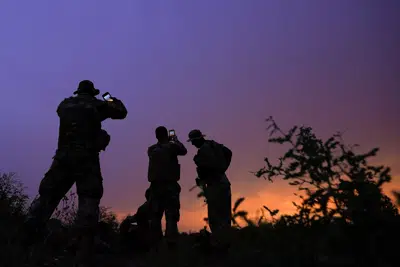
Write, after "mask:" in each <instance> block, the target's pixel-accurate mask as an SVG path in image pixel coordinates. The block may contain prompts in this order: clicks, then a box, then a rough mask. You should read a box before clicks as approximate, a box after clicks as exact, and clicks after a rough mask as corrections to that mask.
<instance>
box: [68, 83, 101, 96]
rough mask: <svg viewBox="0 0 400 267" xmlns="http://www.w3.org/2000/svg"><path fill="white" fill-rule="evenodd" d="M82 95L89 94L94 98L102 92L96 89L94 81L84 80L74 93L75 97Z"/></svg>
mask: <svg viewBox="0 0 400 267" xmlns="http://www.w3.org/2000/svg"><path fill="white" fill-rule="evenodd" d="M80 93H88V94H91V95H93V96H96V95H98V94H100V90H99V89H96V88H95V87H94V84H93V82H92V81H89V80H83V81H81V82H80V83H79V85H78V89H76V91H75V92H74V95H77V94H80Z"/></svg>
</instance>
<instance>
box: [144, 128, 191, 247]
mask: <svg viewBox="0 0 400 267" xmlns="http://www.w3.org/2000/svg"><path fill="white" fill-rule="evenodd" d="M156 138H157V140H158V142H157V143H156V144H154V145H152V146H150V147H149V148H148V151H147V154H148V156H149V169H148V181H149V182H150V188H151V201H150V202H151V209H152V219H151V228H152V232H153V233H161V235H159V234H156V237H155V238H156V240H159V239H160V238H161V237H162V231H161V219H162V216H163V214H164V212H165V221H166V230H165V237H166V239H167V242H168V244H169V245H173V244H174V243H175V238H176V236H177V235H178V222H179V219H180V200H179V197H180V192H181V187H180V185H179V183H178V181H179V179H180V165H179V162H178V156H184V155H186V154H187V150H186V148H185V146H184V145H183V144H182V143H181V142H180V141H179V140H178V139H177V138H176V137H173V138H170V137H169V135H168V131H167V129H166V128H165V127H163V126H160V127H158V128H157V129H156Z"/></svg>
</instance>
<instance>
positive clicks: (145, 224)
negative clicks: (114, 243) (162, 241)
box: [119, 188, 162, 251]
mask: <svg viewBox="0 0 400 267" xmlns="http://www.w3.org/2000/svg"><path fill="white" fill-rule="evenodd" d="M145 197H146V202H145V203H143V204H142V205H141V206H140V207H139V208H138V209H137V211H136V213H135V214H134V215H132V216H127V217H126V218H125V219H124V220H123V221H122V223H121V225H120V227H119V230H120V234H121V238H122V242H123V244H124V245H125V246H126V247H127V248H133V249H134V250H136V251H146V250H147V249H148V248H149V246H150V241H151V240H150V235H151V233H150V231H151V228H150V227H151V225H150V220H151V215H152V214H151V209H150V188H149V189H147V190H146V193H145ZM159 230H160V232H161V233H158V234H159V235H162V230H161V229H159Z"/></svg>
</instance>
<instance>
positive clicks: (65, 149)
mask: <svg viewBox="0 0 400 267" xmlns="http://www.w3.org/2000/svg"><path fill="white" fill-rule="evenodd" d="M99 93H100V91H99V90H98V89H95V87H94V85H93V83H92V82H91V81H88V80H84V81H81V82H80V83H79V87H78V89H77V90H76V91H75V92H74V95H76V96H72V97H69V98H66V99H64V100H63V101H62V102H61V103H60V104H59V106H58V108H57V114H58V116H59V118H60V126H59V136H58V147H57V150H56V153H55V156H54V157H53V163H52V165H51V166H50V169H49V170H48V171H47V172H46V174H45V175H44V178H43V179H42V181H41V183H40V186H39V197H38V198H36V199H35V200H34V201H33V202H32V204H31V206H30V209H29V213H28V219H27V222H26V224H25V225H26V230H27V235H29V237H34V234H35V233H40V231H41V229H43V225H44V224H45V223H46V222H47V221H48V220H49V218H50V216H51V215H52V213H53V212H54V210H55V208H56V207H57V206H58V204H59V202H60V200H61V199H62V197H63V196H64V195H65V194H66V193H67V192H68V191H69V190H70V188H71V187H72V185H73V184H74V183H76V189H77V194H78V199H79V203H78V213H77V218H76V230H77V234H78V236H79V244H78V247H79V248H78V255H77V256H78V257H77V258H78V261H79V262H81V263H82V264H84V265H82V266H89V264H90V260H91V258H92V253H93V251H91V249H92V248H93V247H94V246H93V243H94V235H95V229H96V226H97V223H98V220H99V203H100V199H101V198H102V196H103V178H102V175H101V170H100V161H99V153H100V151H101V150H105V147H106V146H107V145H108V143H109V141H110V136H109V135H108V134H107V132H106V131H104V130H102V129H101V123H102V121H104V120H106V119H108V118H110V119H124V118H125V117H126V116H127V110H126V108H125V106H124V104H123V103H122V102H121V101H120V100H119V99H117V98H114V97H112V98H111V101H102V100H99V99H97V98H96V97H95V96H96V95H98V94H99ZM36 237H39V236H36ZM29 241H31V242H36V241H37V240H33V239H31V240H29ZM86 264H87V265H86Z"/></svg>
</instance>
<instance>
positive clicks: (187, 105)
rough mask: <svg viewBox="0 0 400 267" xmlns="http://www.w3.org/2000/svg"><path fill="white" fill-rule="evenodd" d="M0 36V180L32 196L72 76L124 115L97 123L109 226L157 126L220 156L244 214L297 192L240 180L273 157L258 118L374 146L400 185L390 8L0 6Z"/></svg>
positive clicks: (132, 199) (132, 191)
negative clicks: (193, 133) (214, 146)
mask: <svg viewBox="0 0 400 267" xmlns="http://www.w3.org/2000/svg"><path fill="white" fill-rule="evenodd" d="M0 33H1V42H0V84H1V93H2V97H3V101H2V103H1V105H0V112H1V114H3V115H2V119H1V125H2V128H1V132H0V137H1V139H0V140H1V141H0V147H1V151H2V153H0V162H1V166H0V169H1V170H2V171H16V172H18V174H19V177H20V178H21V179H22V180H23V181H24V182H25V184H26V186H27V190H28V193H29V195H30V196H32V197H33V196H34V195H35V194H36V193H37V187H38V184H39V182H40V180H41V178H42V177H43V174H44V173H45V172H46V171H47V169H48V167H49V166H50V163H51V157H52V156H53V154H54V151H55V148H56V142H57V134H58V117H57V114H56V107H57V105H58V104H59V102H60V101H61V100H62V99H63V98H65V97H69V96H70V95H72V92H73V91H74V90H75V88H76V87H77V84H78V82H79V81H80V80H82V79H91V80H93V81H94V83H95V85H96V86H97V87H98V88H99V89H100V90H102V91H103V92H105V91H109V92H110V93H111V94H112V95H114V96H116V97H118V98H120V99H122V100H123V101H124V103H125V104H126V107H127V108H128V111H129V114H128V117H127V119H126V120H124V121H111V120H110V121H107V122H106V123H104V128H105V129H106V130H107V131H108V132H109V133H110V134H111V136H112V140H111V144H110V146H109V148H108V149H107V151H106V152H105V153H102V155H101V161H102V172H103V176H104V186H105V194H104V198H103V200H102V204H103V205H106V206H111V207H112V208H113V210H115V211H116V212H118V214H119V215H123V214H126V213H129V212H134V211H135V210H136V208H137V207H138V205H139V204H141V203H142V202H143V201H144V191H145V189H146V188H147V186H148V183H147V176H146V172H147V163H148V159H147V155H146V150H147V147H148V146H150V145H151V144H152V143H154V142H155V137H154V129H155V128H156V127H157V126H158V125H165V126H166V127H168V128H174V129H176V131H177V134H178V135H179V136H180V137H181V139H182V140H186V138H187V134H188V132H189V131H190V130H191V129H193V128H200V129H201V130H202V131H203V132H204V133H205V134H207V135H208V136H209V137H210V138H212V139H215V140H216V141H219V142H222V143H224V144H226V145H227V146H228V147H230V148H231V149H232V150H233V153H234V155H233V161H232V165H231V168H230V170H229V172H228V175H229V178H230V179H231V182H232V190H233V198H236V197H239V196H245V197H247V198H248V199H247V201H246V202H245V204H244V207H245V208H248V209H249V210H250V211H256V210H257V209H258V208H259V207H261V205H263V204H266V205H268V206H270V207H271V208H280V209H282V210H286V211H290V210H291V209H292V206H291V204H290V203H291V200H292V199H293V196H292V193H293V191H294V188H291V187H288V186H286V185H285V183H284V182H280V183H274V184H270V183H267V182H266V181H264V180H257V179H256V178H255V177H253V176H252V174H250V173H249V172H250V171H254V170H257V169H258V168H259V167H262V166H263V158H264V157H265V156H269V157H273V158H274V157H275V158H276V157H277V156H278V155H279V153H280V152H281V150H280V149H277V148H276V147H273V146H269V145H268V144H267V137H268V136H267V133H266V130H265V128H266V124H265V122H264V119H265V118H266V117H268V116H269V115H273V116H274V117H275V118H276V119H277V121H278V123H280V124H281V125H282V127H283V128H289V127H290V126H292V125H294V124H308V125H311V126H313V127H314V129H315V131H316V132H317V134H319V135H320V136H322V137H327V136H328V135H329V134H331V133H334V132H336V131H337V130H345V131H346V133H345V139H346V141H347V142H350V143H354V142H356V143H359V144H360V145H362V147H364V148H365V149H369V148H372V147H374V146H379V147H380V148H381V149H382V150H381V153H380V155H379V158H378V161H379V162H382V163H385V164H387V165H389V166H391V167H392V168H393V175H394V176H395V179H394V182H393V183H392V185H391V186H390V187H397V188H400V166H399V164H398V160H399V159H400V154H399V151H400V123H399V121H400V118H399V117H400V115H399V114H400V106H399V102H400V91H399V89H400V88H399V85H400V74H399V71H400V50H399V47H400V1H396V0H392V1H389V0H386V1H377V0H376V1H372V0H364V1H361V0H352V1H348V0H337V1H318V0H313V1H311V0H310V1H306V0H301V1H287V0H279V1H278V0H274V1H272V0H247V1H245V0H190V1H189V0H186V1H185V0H159V1H153V0H141V1H135V0H118V1H105V0H91V1H89V0H70V1H54V0H38V1H31V0H25V1H22V0H20V1H15V0H14V1H10V0H2V1H1V2H0ZM188 150H189V153H188V155H187V156H186V157H183V158H181V164H182V181H181V185H182V198H181V201H182V221H181V223H180V226H181V229H183V230H188V229H193V230H196V229H199V227H201V226H202V225H203V223H202V216H203V215H204V214H205V213H204V212H205V209H204V207H202V203H201V201H200V200H197V199H196V194H195V192H188V190H189V188H190V187H191V186H192V185H193V184H194V178H195V176H196V174H195V166H194V164H193V162H192V158H193V156H194V154H195V152H196V150H195V149H194V147H192V146H191V145H189V144H188ZM387 189H390V188H389V187H388V188H387Z"/></svg>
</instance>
